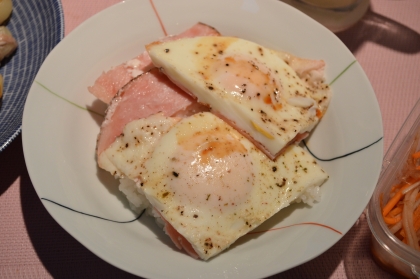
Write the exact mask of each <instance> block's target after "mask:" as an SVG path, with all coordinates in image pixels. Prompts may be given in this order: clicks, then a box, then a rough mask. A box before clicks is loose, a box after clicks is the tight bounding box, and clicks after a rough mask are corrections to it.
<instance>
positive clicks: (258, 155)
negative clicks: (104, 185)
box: [108, 112, 328, 260]
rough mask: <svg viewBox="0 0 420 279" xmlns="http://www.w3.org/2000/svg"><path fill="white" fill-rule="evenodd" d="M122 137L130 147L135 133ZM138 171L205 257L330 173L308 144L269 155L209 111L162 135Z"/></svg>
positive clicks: (151, 197)
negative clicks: (275, 154) (275, 157)
mask: <svg viewBox="0 0 420 279" xmlns="http://www.w3.org/2000/svg"><path fill="white" fill-rule="evenodd" d="M122 137H124V138H125V139H124V140H120V141H119V142H120V143H119V144H120V147H122V148H123V147H124V142H127V141H130V139H129V138H130V137H133V136H132V134H130V133H124V135H122ZM134 149H135V147H134V146H133V147H132V149H131V151H130V149H128V151H129V152H135V150H134ZM116 150H118V148H116V149H114V151H113V152H116ZM108 155H109V156H111V157H112V154H110V153H108ZM115 158H117V159H116V160H117V161H118V160H122V161H121V162H120V164H126V160H125V158H122V157H114V159H115ZM118 158H120V159H118ZM131 176H132V177H135V179H136V180H137V181H138V185H137V188H138V189H139V191H140V192H141V193H142V194H143V195H144V196H145V197H146V198H147V200H148V201H149V202H150V204H151V205H152V206H153V208H154V209H155V210H156V211H157V212H158V213H159V215H160V216H161V218H162V219H164V220H165V221H166V222H168V223H169V224H170V226H171V228H172V227H173V228H174V229H175V230H176V232H177V233H179V234H180V235H181V236H182V237H183V238H185V239H186V240H187V241H188V242H189V243H190V244H191V246H192V248H193V249H194V251H195V252H196V254H197V255H198V256H199V257H200V258H201V259H204V260H207V259H209V258H211V257H213V256H215V255H217V254H219V253H220V252H222V251H223V250H225V249H227V248H228V247H229V246H230V245H231V244H232V243H233V242H235V241H236V240H237V239H238V238H239V237H241V236H243V235H244V234H246V233H247V232H249V231H251V230H253V229H254V228H256V227H257V226H259V225H260V224H261V223H263V222H264V221H265V220H267V219H268V218H270V217H271V216H273V215H274V214H275V213H277V212H278V211H279V210H280V209H282V208H284V207H286V206H288V205H289V204H290V203H291V202H293V201H294V200H295V199H296V198H298V197H300V196H301V195H302V194H303V193H304V192H305V191H306V190H307V189H308V188H310V187H316V186H320V185H321V184H322V183H323V182H324V181H325V180H326V179H327V178H328V175H327V174H326V173H325V172H324V171H323V170H322V168H321V167H320V166H319V165H318V164H317V163H316V161H315V159H314V158H313V157H312V156H310V155H309V154H308V153H307V152H306V151H305V150H304V149H302V148H301V147H299V146H297V145H290V146H288V147H287V148H286V150H285V152H283V153H282V154H281V155H280V156H279V157H278V158H277V159H276V160H275V161H273V160H270V159H269V158H268V157H267V156H266V155H265V154H264V153H262V152H261V151H260V150H259V149H257V148H256V147H255V146H254V144H253V143H252V142H250V141H249V140H248V139H247V138H246V137H244V136H243V135H242V134H240V133H239V132H237V131H236V130H235V129H234V128H233V127H232V126H230V125H228V124H227V123H226V122H225V121H223V120H222V119H220V118H218V117H216V116H215V115H214V114H212V113H209V112H203V113H198V114H195V115H193V116H190V117H187V118H184V119H182V120H180V121H179V122H177V123H176V124H174V125H173V126H172V127H171V128H170V129H169V131H168V132H166V133H163V134H162V135H161V137H160V139H159V140H158V141H157V142H156V144H154V147H153V152H152V154H151V155H150V156H148V158H147V159H146V160H144V161H143V163H142V165H141V167H140V168H138V171H137V174H134V173H133V172H132V173H131Z"/></svg>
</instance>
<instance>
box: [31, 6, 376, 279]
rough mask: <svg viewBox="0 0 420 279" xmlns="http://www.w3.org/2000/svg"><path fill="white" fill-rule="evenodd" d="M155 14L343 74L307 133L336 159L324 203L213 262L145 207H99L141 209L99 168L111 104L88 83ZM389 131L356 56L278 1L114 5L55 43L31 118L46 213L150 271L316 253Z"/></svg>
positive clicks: (359, 202)
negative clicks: (189, 250)
mask: <svg viewBox="0 0 420 279" xmlns="http://www.w3.org/2000/svg"><path fill="white" fill-rule="evenodd" d="M152 3H153V4H154V7H155V10H154V8H153V5H152ZM155 11H156V12H155ZM157 14H158V15H159V16H160V19H161V22H162V24H163V26H164V27H165V29H166V31H167V32H168V33H169V34H176V33H179V32H181V31H183V30H185V29H187V28H189V27H191V26H192V25H193V24H195V23H196V22H198V21H200V22H204V23H206V24H209V25H211V26H213V27H215V28H217V29H218V30H219V31H220V32H221V33H222V34H224V35H231V36H239V37H242V38H245V39H249V40H253V41H255V42H258V43H260V44H262V45H265V46H267V47H271V48H275V49H280V50H284V51H288V52H292V53H294V54H296V55H298V56H302V57H307V58H318V59H324V60H325V61H326V63H327V67H326V75H327V79H328V81H329V82H333V80H335V81H334V82H333V83H332V85H331V87H332V90H333V92H334V96H333V99H332V102H331V106H330V108H329V109H328V111H327V113H326V115H325V116H324V118H323V119H322V121H321V123H320V124H319V126H318V127H317V128H316V129H315V131H314V133H313V134H312V136H311V137H310V138H309V139H308V140H307V142H308V147H309V149H310V150H311V151H312V152H313V154H314V155H316V156H317V157H318V158H320V159H332V158H336V157H338V158H336V159H333V160H330V161H328V160H327V161H320V162H319V163H320V164H321V165H322V167H324V169H325V170H326V171H327V172H328V173H329V175H330V179H329V180H328V182H327V183H326V184H324V186H323V197H322V201H321V202H320V203H318V204H316V205H315V206H313V207H312V208H310V207H306V206H302V205H293V206H290V207H289V208H286V209H285V210H283V211H281V212H280V213H279V214H277V215H276V216H274V217H273V218H272V219H270V220H269V221H268V222H266V223H264V224H263V225H262V226H261V227H259V228H258V229H257V231H266V232H263V233H256V234H250V235H247V236H245V237H243V238H241V239H240V240H239V241H238V242H237V243H235V244H234V245H233V246H232V247H231V248H230V249H229V250H227V251H226V252H224V253H222V254H221V255H219V256H217V257H215V258H214V259H212V260H210V261H208V262H204V261H198V260H194V259H192V258H190V257H189V256H187V255H186V254H184V253H183V252H180V251H178V250H177V249H176V248H175V247H174V245H173V244H172V243H171V241H170V240H169V238H168V237H167V236H166V235H165V234H164V233H163V232H162V231H161V230H160V229H159V228H158V227H157V225H155V223H154V220H152V219H150V218H149V217H146V216H143V217H141V218H140V219H139V220H138V221H134V222H128V223H116V222H111V221H108V220H104V219H99V218H95V217H93V216H99V217H102V218H105V219H109V220H113V221H129V220H132V219H134V218H135V217H136V216H135V214H134V213H133V212H132V211H130V209H129V208H128V205H127V203H126V201H125V198H124V197H123V196H122V195H121V194H120V193H119V192H118V190H117V181H115V180H114V179H113V178H112V177H111V176H110V175H109V174H108V173H105V172H104V171H102V170H99V169H98V168H97V165H96V161H95V143H96V136H97V133H98V131H99V125H100V123H101V121H102V120H103V117H102V116H99V115H97V114H96V113H92V112H91V111H96V112H99V113H103V112H104V109H105V106H104V105H103V104H101V102H100V101H97V100H96V99H95V98H94V97H93V96H92V95H90V94H89V93H88V91H87V87H88V86H89V85H91V84H93V81H94V80H95V79H96V78H97V77H98V76H99V75H100V74H101V72H102V71H103V70H107V69H109V68H110V67H111V66H114V65H118V64H120V63H122V62H124V61H126V60H129V59H131V58H133V57H135V56H136V55H138V54H139V53H140V52H142V51H143V50H144V45H145V44H146V43H148V42H151V41H154V40H156V39H158V38H160V37H162V36H163V35H164V33H163V31H162V30H163V29H162V27H161V25H160V22H159V19H158V16H157ZM336 78H337V79H336ZM87 109H89V111H88V110H87ZM382 135H383V131H382V122H381V115H380V111H379V107H378V104H377V101H376V98H375V94H374V92H373V90H372V87H371V85H370V83H369V81H368V79H367V78H366V76H365V74H364V72H363V70H362V69H361V67H360V65H359V64H358V63H357V62H355V57H354V56H353V55H352V54H351V53H350V52H349V51H348V49H347V48H346V47H345V46H344V45H343V44H342V43H341V41H340V40H339V39H338V38H337V37H336V36H335V35H334V34H332V33H331V32H330V31H328V30H327V29H325V28H324V27H322V26H321V25H319V24H317V23H316V22H314V21H313V20H311V19H310V18H308V17H306V16H305V15H303V14H302V13H300V12H298V11H296V10H294V9H293V8H291V7H289V6H287V5H285V4H283V3H282V2H279V1H274V0H261V1H256V0H231V1H224V0H212V1H207V0H196V1H189V0H176V1H165V0H153V1H147V0H142V1H139V0H136V1H134V0H131V1H124V2H122V3H120V4H118V5H115V6H113V7H111V8H109V9H107V10H105V11H103V12H101V13H100V14H98V15H96V16H94V17H92V18H91V19H89V20H88V21H86V22H85V23H84V24H82V25H81V26H80V27H79V28H77V29H76V30H75V31H73V32H72V33H71V34H69V36H67V37H66V38H64V40H63V41H62V42H61V43H60V44H59V45H58V46H57V47H56V48H55V49H54V50H53V51H52V52H51V53H50V55H49V56H48V58H47V59H46V61H45V62H44V64H43V66H42V67H41V69H40V71H39V73H38V75H37V76H36V78H35V82H34V84H33V86H32V88H31V90H30V93H29V96H28V99H27V102H26V106H25V111H24V117H23V148H24V154H25V159H26V163H27V167H28V171H29V174H30V177H31V180H32V182H33V185H34V187H35V189H36V191H37V193H38V195H39V197H40V198H41V199H42V202H43V204H44V206H45V207H46V209H47V210H48V212H49V213H50V214H51V215H52V217H53V218H54V219H55V220H56V221H57V222H58V223H59V224H60V225H61V226H62V227H63V228H64V229H65V230H66V231H68V232H69V233H70V234H71V235H72V236H74V237H75V238H76V239H77V240H78V241H80V242H81V243H82V244H83V245H85V246H86V247H87V248H88V249H90V250H91V251H92V252H94V253H95V254H96V255H98V256H99V257H101V258H102V259H104V260H105V261H107V262H109V263H111V264H113V265H115V266H117V267H119V268H121V269H123V270H126V271H128V272H130V273H133V274H136V275H140V276H144V277H148V278H198V277H199V278H216V277H223V278H256V277H265V276H269V275H272V274H276V273H278V272H281V271H284V270H287V269H289V268H292V267H294V266H296V265H299V264H302V263H304V262H306V261H308V260H310V259H312V258H314V257H316V256H318V255H320V254H321V253H323V252H324V251H325V250H327V249H328V248H330V247H331V246H332V245H334V244H335V243H336V242H337V241H338V240H339V239H340V238H341V237H343V235H344V234H345V233H346V232H347V231H348V230H349V229H350V228H351V226H352V225H353V224H354V223H355V221H356V220H357V218H358V217H359V215H360V214H361V213H362V211H363V209H364V208H365V206H366V205H367V203H368V201H369V199H370V197H371V194H372V192H373V190H374V187H375V185H376V182H377V179H378V176H379V172H380V168H381V162H382V150H383V144H382V140H381V139H382ZM346 155H347V156H346ZM46 199H48V200H46ZM53 202H56V203H58V204H61V205H63V206H66V207H62V206H59V205H58V204H56V203H53ZM70 209H73V210H76V211H77V212H76V211H73V210H70ZM82 213H86V214H90V215H86V214H82ZM91 215H93V216H91Z"/></svg>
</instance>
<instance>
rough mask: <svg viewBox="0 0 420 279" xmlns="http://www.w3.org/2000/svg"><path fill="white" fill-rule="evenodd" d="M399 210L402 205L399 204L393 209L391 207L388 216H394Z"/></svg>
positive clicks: (400, 210)
mask: <svg viewBox="0 0 420 279" xmlns="http://www.w3.org/2000/svg"><path fill="white" fill-rule="evenodd" d="M401 212H402V205H399V206H397V207H395V208H394V209H392V210H391V211H390V212H389V213H388V216H390V217H395V216H396V215H397V214H400V213H401Z"/></svg>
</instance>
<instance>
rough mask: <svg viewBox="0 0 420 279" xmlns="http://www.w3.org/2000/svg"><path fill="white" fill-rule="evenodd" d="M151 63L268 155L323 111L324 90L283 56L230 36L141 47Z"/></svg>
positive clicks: (305, 129) (326, 94) (326, 96)
mask: <svg viewBox="0 0 420 279" xmlns="http://www.w3.org/2000/svg"><path fill="white" fill-rule="evenodd" d="M146 49H147V50H148V52H149V55H150V57H151V59H152V61H153V63H154V65H155V66H157V67H160V68H161V69H162V71H163V72H164V73H165V74H166V75H167V76H168V77H169V78H170V79H171V80H172V81H173V82H174V83H175V84H177V85H178V86H179V87H181V88H183V89H184V90H185V91H186V92H188V93H190V94H191V95H193V96H196V97H197V99H198V101H199V102H201V103H203V104H206V105H208V106H209V107H211V109H212V112H214V113H216V114H218V115H220V116H222V117H223V118H225V119H226V120H228V121H229V122H230V124H231V125H233V126H234V127H235V128H237V129H238V130H240V131H241V132H242V133H243V134H244V135H246V136H247V137H249V138H250V139H251V140H253V141H254V143H255V144H256V145H257V146H258V147H259V148H260V149H261V150H262V151H264V152H265V153H266V154H267V155H268V156H269V157H271V158H272V159H273V158H275V157H276V156H278V155H279V154H280V153H281V151H282V150H283V148H285V147H286V146H287V145H288V144H290V142H292V141H293V140H294V139H296V137H297V136H298V135H299V134H305V133H307V132H309V131H311V130H312V129H313V128H314V126H315V125H316V124H317V123H318V121H319V119H320V117H321V116H322V114H323V113H324V112H325V110H326V108H327V106H328V103H329V99H330V89H329V87H328V85H326V84H324V83H323V82H317V83H313V82H311V81H309V80H308V78H306V77H305V78H303V77H302V76H301V77H302V78H301V77H300V76H299V75H298V74H297V73H296V71H295V70H294V69H293V68H292V67H290V66H289V65H288V61H285V59H282V57H283V58H284V55H283V56H282V55H279V53H278V52H276V51H273V50H271V49H268V48H265V47H263V46H261V45H259V44H256V43H253V42H250V41H247V40H243V39H239V38H233V37H196V38H185V39H179V40H176V41H172V42H156V43H152V44H150V45H147V46H146Z"/></svg>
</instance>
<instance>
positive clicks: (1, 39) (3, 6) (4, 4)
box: [0, 0, 17, 99]
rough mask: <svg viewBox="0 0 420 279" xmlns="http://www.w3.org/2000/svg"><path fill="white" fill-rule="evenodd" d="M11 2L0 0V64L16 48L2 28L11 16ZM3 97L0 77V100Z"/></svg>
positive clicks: (1, 78)
mask: <svg viewBox="0 0 420 279" xmlns="http://www.w3.org/2000/svg"><path fill="white" fill-rule="evenodd" d="M12 10H13V5H12V1H11V0H0V62H1V61H2V60H3V59H4V58H6V57H8V56H10V55H11V54H12V53H13V52H14V51H15V50H16V48H17V42H16V40H15V38H14V37H13V35H12V33H11V32H10V30H9V29H8V28H7V27H6V26H2V24H4V23H5V22H6V20H7V19H9V18H10V15H11V14H12ZM2 97H3V76H2V75H0V99H1V98H2Z"/></svg>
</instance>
